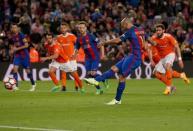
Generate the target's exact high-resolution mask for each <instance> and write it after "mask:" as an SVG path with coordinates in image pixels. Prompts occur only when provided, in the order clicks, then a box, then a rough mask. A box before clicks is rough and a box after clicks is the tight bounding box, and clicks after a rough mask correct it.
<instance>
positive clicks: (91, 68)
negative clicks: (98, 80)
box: [85, 60, 99, 71]
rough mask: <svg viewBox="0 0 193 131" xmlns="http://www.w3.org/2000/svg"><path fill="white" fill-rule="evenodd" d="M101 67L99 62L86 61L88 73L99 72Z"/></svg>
mask: <svg viewBox="0 0 193 131" xmlns="http://www.w3.org/2000/svg"><path fill="white" fill-rule="evenodd" d="M98 67H99V60H85V68H86V71H97V70H98Z"/></svg>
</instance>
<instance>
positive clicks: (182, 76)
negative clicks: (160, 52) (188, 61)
mask: <svg viewBox="0 0 193 131" xmlns="http://www.w3.org/2000/svg"><path fill="white" fill-rule="evenodd" d="M172 77H173V78H181V79H183V80H184V82H185V83H186V84H190V80H189V78H188V77H187V76H186V74H185V73H184V72H182V73H179V72H177V71H175V70H173V71H172Z"/></svg>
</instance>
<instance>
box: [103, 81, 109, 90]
mask: <svg viewBox="0 0 193 131" xmlns="http://www.w3.org/2000/svg"><path fill="white" fill-rule="evenodd" d="M103 85H104V87H105V88H106V89H108V88H109V82H108V80H105V81H104V82H103Z"/></svg>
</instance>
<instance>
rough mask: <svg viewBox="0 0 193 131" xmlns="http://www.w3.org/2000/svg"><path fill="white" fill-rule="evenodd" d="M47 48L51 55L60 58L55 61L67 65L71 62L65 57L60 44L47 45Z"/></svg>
mask: <svg viewBox="0 0 193 131" xmlns="http://www.w3.org/2000/svg"><path fill="white" fill-rule="evenodd" d="M45 47H46V49H47V51H48V54H49V55H54V54H58V55H59V56H58V58H56V59H55V61H57V62H59V63H65V62H67V61H68V60H69V58H68V56H66V55H65V53H64V50H63V49H62V47H61V46H60V44H59V43H57V42H55V43H54V44H53V45H49V44H46V45H45Z"/></svg>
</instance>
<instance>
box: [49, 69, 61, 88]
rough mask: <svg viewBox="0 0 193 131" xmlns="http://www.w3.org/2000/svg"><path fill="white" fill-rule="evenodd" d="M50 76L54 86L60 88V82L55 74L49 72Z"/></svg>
mask: <svg viewBox="0 0 193 131" xmlns="http://www.w3.org/2000/svg"><path fill="white" fill-rule="evenodd" d="M49 76H50V78H51V79H52V81H53V82H54V84H55V85H56V86H58V85H59V81H58V80H57V78H56V74H55V72H49Z"/></svg>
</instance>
